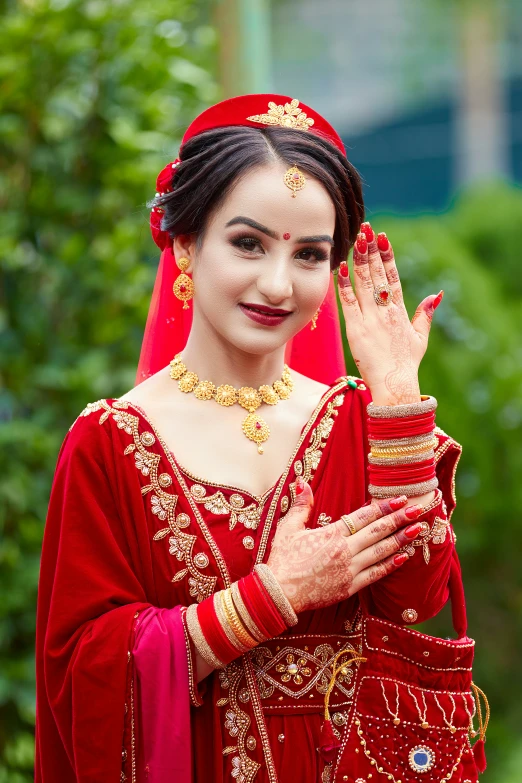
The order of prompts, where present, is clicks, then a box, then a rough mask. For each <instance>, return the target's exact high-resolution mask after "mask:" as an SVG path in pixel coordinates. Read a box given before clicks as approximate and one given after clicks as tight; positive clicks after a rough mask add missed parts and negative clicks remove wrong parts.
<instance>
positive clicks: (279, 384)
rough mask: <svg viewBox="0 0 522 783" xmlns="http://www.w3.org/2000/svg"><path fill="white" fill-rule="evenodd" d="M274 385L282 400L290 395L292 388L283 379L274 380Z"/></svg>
mask: <svg viewBox="0 0 522 783" xmlns="http://www.w3.org/2000/svg"><path fill="white" fill-rule="evenodd" d="M273 387H274V389H275V390H276V392H277V393H278V395H279V397H280V398H281V399H282V400H287V399H288V398H289V397H290V392H291V389H290V388H289V387H288V386H287V385H286V383H283V381H274V383H273Z"/></svg>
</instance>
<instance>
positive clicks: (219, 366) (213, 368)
mask: <svg viewBox="0 0 522 783" xmlns="http://www.w3.org/2000/svg"><path fill="white" fill-rule="evenodd" d="M284 355H285V345H282V346H280V347H278V348H277V349H275V350H273V351H270V352H269V353H259V354H254V353H248V352H246V351H244V350H242V349H241V348H238V347H237V346H236V345H233V344H232V343H229V342H228V341H226V340H224V339H223V337H222V336H221V335H218V334H217V333H216V332H215V331H214V330H213V329H210V328H204V327H203V325H202V324H201V321H200V320H199V319H198V318H196V313H194V319H193V322H192V327H191V330H190V334H189V337H188V340H187V343H186V345H185V347H184V348H183V350H182V351H181V358H182V359H183V362H184V363H185V365H186V367H187V370H190V371H191V372H195V373H197V375H198V377H199V378H200V380H207V381H211V382H212V383H214V384H215V385H216V386H219V385H220V384H225V383H228V384H230V385H231V386H235V387H236V388H240V387H241V386H252V387H253V388H255V389H257V388H258V387H259V386H261V385H263V384H268V385H271V384H272V383H273V382H274V381H276V380H279V379H280V378H281V375H282V373H283V369H284V363H285V360H284Z"/></svg>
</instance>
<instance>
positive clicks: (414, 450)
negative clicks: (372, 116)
mask: <svg viewBox="0 0 522 783" xmlns="http://www.w3.org/2000/svg"><path fill="white" fill-rule="evenodd" d="M437 443H438V440H437V439H436V438H433V439H432V440H430V441H427V442H426V443H419V445H418V446H395V447H394V448H391V449H374V448H373V447H372V451H371V455H372V457H400V456H403V455H404V454H421V453H422V452H423V451H427V450H428V449H434V448H435V446H436V445H437Z"/></svg>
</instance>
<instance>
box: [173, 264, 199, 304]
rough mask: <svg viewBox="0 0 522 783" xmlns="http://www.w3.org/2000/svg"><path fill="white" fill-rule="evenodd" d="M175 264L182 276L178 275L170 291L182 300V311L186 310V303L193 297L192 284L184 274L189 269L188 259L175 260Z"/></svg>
mask: <svg viewBox="0 0 522 783" xmlns="http://www.w3.org/2000/svg"><path fill="white" fill-rule="evenodd" d="M176 264H177V265H178V267H179V269H181V272H182V274H180V275H178V276H177V278H176V280H175V281H174V285H173V286H172V290H173V291H174V294H175V295H176V297H177V298H178V299H182V300H183V310H188V309H189V306H188V304H187V301H188V300H189V299H191V298H192V297H193V296H194V283H193V282H192V280H191V278H190V277H189V276H188V275H186V274H185V272H186V270H187V269H188V268H189V265H190V259H188V258H185V257H184V256H182V257H181V258H180V259H179V260H178V259H176Z"/></svg>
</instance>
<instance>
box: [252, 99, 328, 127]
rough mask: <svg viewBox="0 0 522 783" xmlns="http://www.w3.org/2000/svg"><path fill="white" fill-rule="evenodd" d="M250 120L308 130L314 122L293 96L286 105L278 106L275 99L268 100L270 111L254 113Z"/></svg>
mask: <svg viewBox="0 0 522 783" xmlns="http://www.w3.org/2000/svg"><path fill="white" fill-rule="evenodd" d="M247 120H250V122H261V123H263V125H281V127H282V128H296V129H297V130H304V131H307V130H309V129H310V128H311V126H312V125H313V124H314V120H313V119H312V118H311V117H307V116H306V112H304V111H303V110H302V109H300V108H299V101H298V100H297V98H293V100H292V101H290V103H285V105H284V106H278V105H277V103H274V102H273V101H269V102H268V112H267V113H266V114H253V115H252V116H251V117H247Z"/></svg>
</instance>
